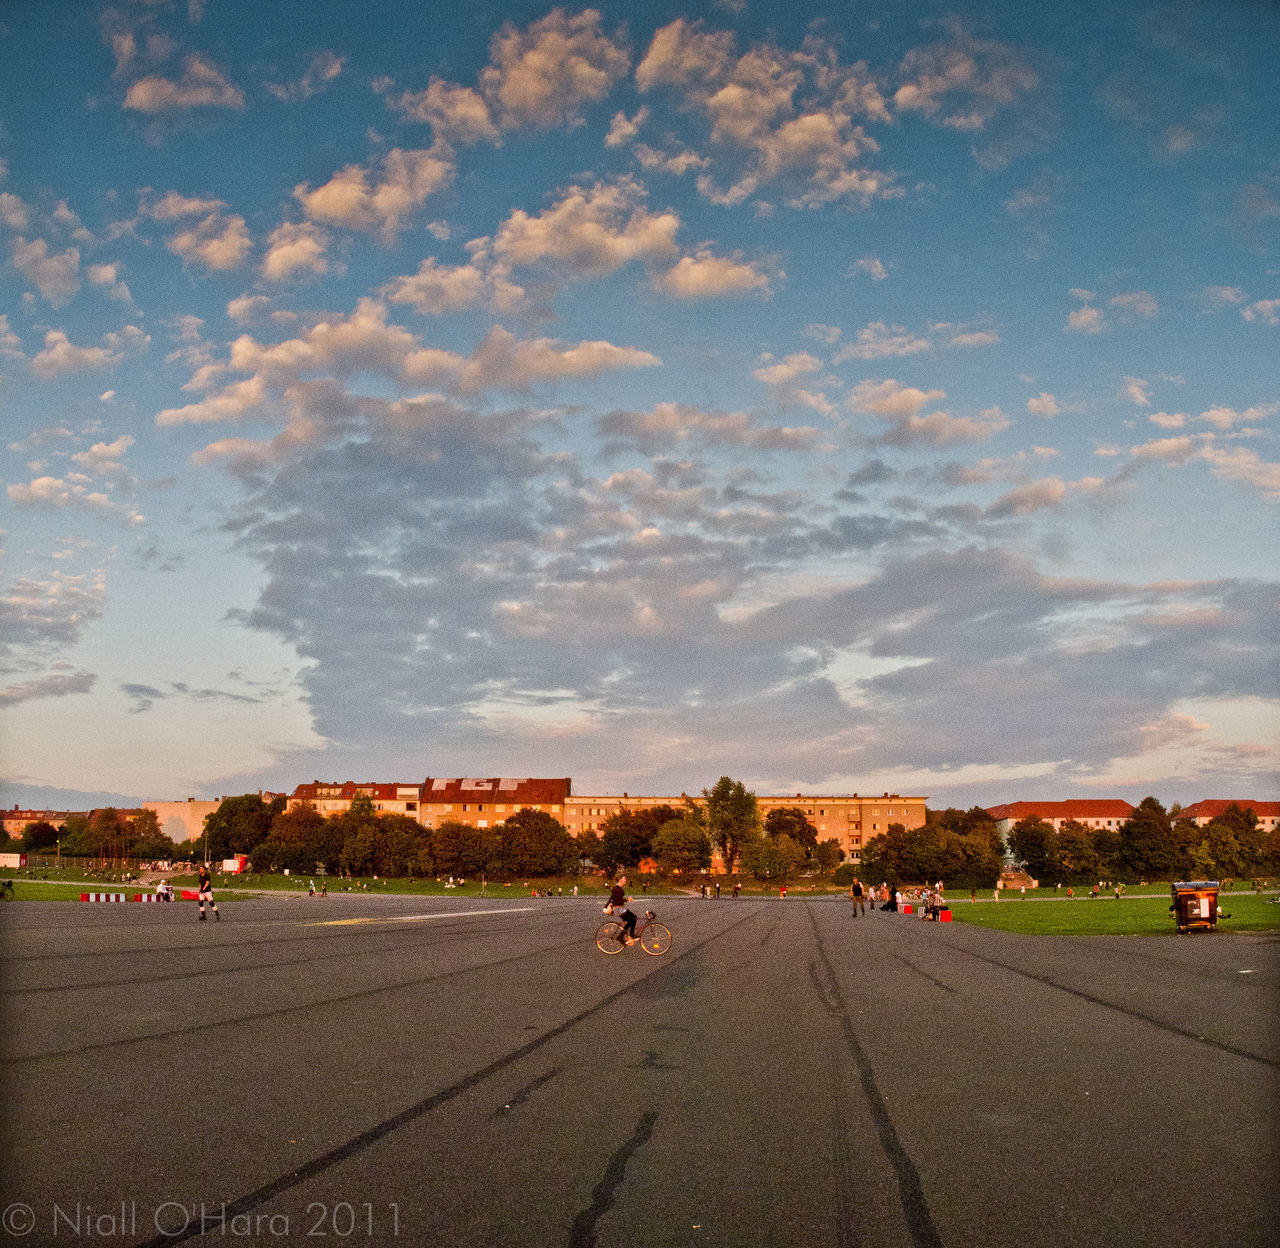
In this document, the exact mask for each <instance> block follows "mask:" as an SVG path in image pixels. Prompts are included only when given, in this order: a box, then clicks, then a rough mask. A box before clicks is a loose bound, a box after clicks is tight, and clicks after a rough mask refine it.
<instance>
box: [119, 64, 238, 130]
mask: <svg viewBox="0 0 1280 1248" xmlns="http://www.w3.org/2000/svg"><path fill="white" fill-rule="evenodd" d="M124 107H125V108H131V109H134V110H136V111H137V112H140V113H149V114H153V115H154V114H159V113H171V112H181V111H184V110H186V109H191V108H232V109H240V108H243V107H244V92H243V91H241V90H240V88H239V87H237V86H234V85H233V84H232V83H231V82H229V81H228V80H227V78H226V76H225V75H224V74H223V73H222V71H221V70H220V69H218V67H217V66H216V65H214V64H213V63H212V62H211V61H208V60H206V59H205V58H204V57H203V56H201V55H199V54H198V53H195V54H193V55H191V56H188V57H187V58H186V60H185V61H184V62H183V72H182V77H181V78H179V79H176V80H175V79H172V78H164V77H161V76H160V75H158V74H151V75H148V76H147V77H145V78H140V79H138V81H137V82H135V83H134V84H133V85H132V86H131V87H130V88H129V90H128V91H127V92H126V94H125V97H124Z"/></svg>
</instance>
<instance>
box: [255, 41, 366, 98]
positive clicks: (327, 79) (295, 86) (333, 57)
mask: <svg viewBox="0 0 1280 1248" xmlns="http://www.w3.org/2000/svg"><path fill="white" fill-rule="evenodd" d="M345 63H346V58H345V57H341V56H338V55H337V54H336V53H334V52H328V51H326V52H317V53H316V54H315V56H313V57H312V58H311V61H310V63H309V64H308V65H307V68H306V70H305V71H304V73H303V75H302V77H301V78H299V79H297V80H296V81H295V82H286V83H273V82H269V83H267V84H266V86H267V90H268V91H270V92H271V94H272V95H274V96H275V97H276V99H277V100H280V101H281V102H282V103H286V104H292V103H296V102H297V101H299V100H309V99H310V98H311V97H312V96H313V95H318V94H319V93H320V92H321V91H323V90H324V89H325V88H326V87H327V86H328V85H329V84H330V83H331V82H333V81H334V80H335V79H336V78H337V77H338V76H339V75H340V74H341V73H342V67H343V65H344V64H345Z"/></svg>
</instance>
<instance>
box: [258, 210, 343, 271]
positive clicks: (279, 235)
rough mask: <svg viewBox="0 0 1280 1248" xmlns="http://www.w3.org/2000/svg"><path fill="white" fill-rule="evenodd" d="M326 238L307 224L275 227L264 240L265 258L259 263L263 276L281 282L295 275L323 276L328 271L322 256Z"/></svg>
mask: <svg viewBox="0 0 1280 1248" xmlns="http://www.w3.org/2000/svg"><path fill="white" fill-rule="evenodd" d="M328 245H329V236H328V235H327V234H326V233H325V232H324V230H321V229H318V228H317V227H316V226H314V225H310V224H308V223H305V222H304V223H301V224H290V223H288V222H286V223H284V224H282V225H278V226H277V227H276V228H275V229H274V230H272V231H271V235H270V237H269V238H268V239H267V254H266V256H265V257H264V258H263V261H262V275H263V276H264V277H266V278H268V279H269V280H271V281H275V282H280V281H285V280H287V279H288V278H291V277H294V276H297V275H298V274H303V273H310V274H316V275H319V274H322V273H327V272H328V271H329V261H328V259H327V257H326V255H325V252H326V249H327V248H328Z"/></svg>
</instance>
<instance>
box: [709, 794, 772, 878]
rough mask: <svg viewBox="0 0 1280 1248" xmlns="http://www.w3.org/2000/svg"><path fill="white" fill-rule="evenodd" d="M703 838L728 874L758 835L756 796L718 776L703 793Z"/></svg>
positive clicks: (758, 817)
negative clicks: (704, 834)
mask: <svg viewBox="0 0 1280 1248" xmlns="http://www.w3.org/2000/svg"><path fill="white" fill-rule="evenodd" d="M702 796H703V799H704V800H705V803H706V804H705V807H704V809H705V812H706V826H707V834H708V835H709V836H710V837H711V843H712V844H713V845H714V846H715V847H716V848H717V849H718V850H719V851H720V857H721V858H722V859H723V860H724V869H725V870H726V871H728V872H730V873H732V871H733V869H734V867H735V866H736V865H737V862H738V856H739V855H740V854H741V852H742V849H743V846H744V845H745V844H746V843H747V842H748V841H750V840H751V839H752V838H754V837H757V836H759V835H760V811H759V809H758V807H757V805H756V795H755V794H754V793H752V792H750V791H748V789H747V788H746V786H745V785H744V784H743V783H742V781H741V780H731V779H730V778H729V777H728V776H721V777H720V779H719V780H717V781H716V783H715V785H714V786H713V787H712V788H710V789H703V790H702Z"/></svg>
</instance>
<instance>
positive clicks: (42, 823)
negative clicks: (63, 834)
mask: <svg viewBox="0 0 1280 1248" xmlns="http://www.w3.org/2000/svg"><path fill="white" fill-rule="evenodd" d="M57 843H58V829H57V828H55V827H54V826H53V824H51V823H50V822H49V821H48V820H47V819H37V820H36V821H35V822H34V823H29V824H27V826H26V827H25V828H23V829H22V839H21V840H20V841H19V844H20V845H21V846H22V848H23V849H26V850H41V849H52V848H53V847H54V846H55V845H57Z"/></svg>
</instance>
